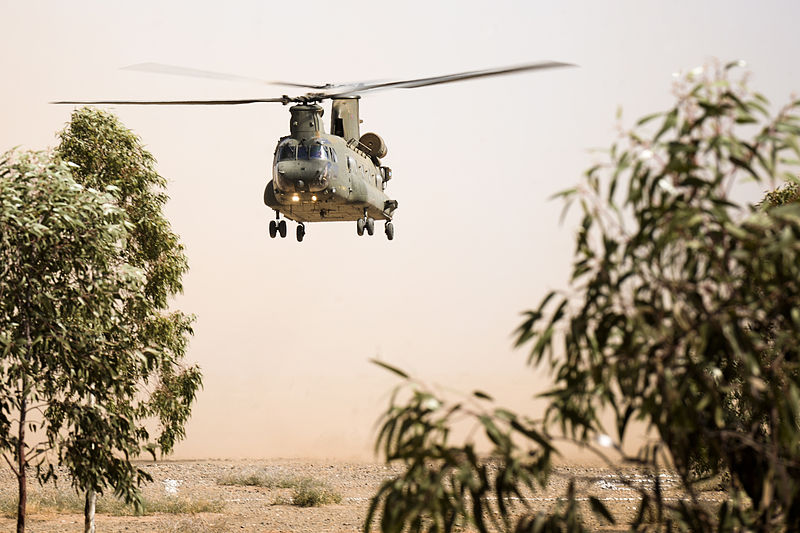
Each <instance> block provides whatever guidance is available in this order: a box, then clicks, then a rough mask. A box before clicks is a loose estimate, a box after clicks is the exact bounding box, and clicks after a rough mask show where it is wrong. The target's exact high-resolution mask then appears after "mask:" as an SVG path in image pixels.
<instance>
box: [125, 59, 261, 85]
mask: <svg viewBox="0 0 800 533" xmlns="http://www.w3.org/2000/svg"><path fill="white" fill-rule="evenodd" d="M122 70H136V71H139V72H151V73H155V74H170V75H173V76H189V77H192V78H207V79H212V80H224V81H241V82H246V83H258V84H261V85H265V84H269V83H271V82H269V81H266V80H260V79H258V78H249V77H247V76H239V75H237V74H226V73H224V72H213V71H211V70H200V69H194V68H186V67H178V66H175V65H164V64H162V63H138V64H136V65H129V66H127V67H122Z"/></svg>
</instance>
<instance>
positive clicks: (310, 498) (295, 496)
mask: <svg viewBox="0 0 800 533" xmlns="http://www.w3.org/2000/svg"><path fill="white" fill-rule="evenodd" d="M217 484H219V485H226V486H240V487H262V488H265V489H271V490H274V489H289V490H290V491H291V492H290V494H289V495H283V494H280V495H278V496H277V497H276V498H275V505H296V506H298V507H318V506H320V505H329V504H332V503H340V502H341V501H342V495H341V494H339V493H338V492H337V491H336V490H334V489H333V487H331V486H330V485H329V484H327V483H325V482H324V481H319V480H316V479H314V478H312V477H307V476H305V477H297V476H292V475H282V474H272V473H269V472H259V471H250V472H237V473H232V474H229V475H226V476H223V477H221V478H219V479H218V480H217Z"/></svg>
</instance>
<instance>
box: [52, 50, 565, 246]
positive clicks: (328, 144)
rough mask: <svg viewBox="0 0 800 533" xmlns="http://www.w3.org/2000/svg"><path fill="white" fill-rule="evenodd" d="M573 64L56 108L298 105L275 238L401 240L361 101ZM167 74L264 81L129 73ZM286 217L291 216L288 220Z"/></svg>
mask: <svg viewBox="0 0 800 533" xmlns="http://www.w3.org/2000/svg"><path fill="white" fill-rule="evenodd" d="M566 66H571V65H570V64H568V63H559V62H555V61H545V62H539V63H528V64H524V65H516V66H510V67H503V68H494V69H486V70H475V71H469V72H461V73H456V74H448V75H445V76H434V77H429V78H418V79H409V80H399V81H382V82H364V83H351V84H345V85H333V84H325V85H307V84H302V83H287V82H268V83H274V84H278V85H285V86H291V87H298V88H305V89H311V90H313V91H314V92H308V93H306V94H303V95H300V96H286V95H284V96H281V97H278V98H253V99H236V100H167V101H157V100H116V101H115V100H104V101H91V102H78V101H63V102H54V103H57V104H106V105H241V104H254V103H281V104H284V105H288V104H294V105H292V107H291V108H289V112H290V113H291V118H290V121H289V135H287V136H285V137H282V138H281V139H280V140H279V141H278V145H277V146H276V148H275V153H274V158H273V163H272V180H270V181H269V183H267V186H266V189H265V190H264V203H265V204H266V205H267V206H268V207H270V208H272V209H273V210H274V211H275V219H274V220H271V221H270V224H269V234H270V237H273V238H275V237H276V236H278V235H279V236H280V237H286V234H287V224H286V220H285V219H289V220H292V221H294V222H296V223H297V228H296V232H297V233H296V234H297V240H298V241H302V240H303V238H304V237H305V234H306V224H308V223H310V222H329V221H355V223H356V231H357V233H358V235H363V234H364V233H365V232H366V233H367V234H368V235H372V234H373V233H374V231H375V221H376V220H383V221H385V222H384V232H385V234H386V237H387V238H388V239H389V240H392V239H393V238H394V225H393V224H392V217H393V215H394V212H395V210H396V209H397V201H396V200H392V199H391V198H389V197H388V196H387V195H386V186H387V183H388V181H389V180H390V179H391V178H392V171H391V169H390V168H389V167H387V166H385V165H384V164H383V163H382V159H383V158H384V157H386V154H387V149H386V144H385V142H384V141H383V139H382V138H381V137H380V136H379V135H378V134H376V133H364V134H363V135H362V134H361V131H360V124H361V119H360V115H359V99H360V97H361V95H362V94H364V93H368V92H371V91H377V90H382V89H411V88H417V87H426V86H429V85H438V84H442V83H452V82H456V81H463V80H468V79H474V78H482V77H488V76H499V75H504V74H514V73H520V72H525V71H530V70H542V69H551V68H558V67H566ZM126 68H127V69H129V70H141V71H147V72H157V73H164V74H177V75H187V76H195V77H203V78H213V79H227V80H233V81H259V82H261V83H263V81H262V80H253V79H251V78H245V77H242V76H234V75H230V74H222V73H217V72H211V71H205V70H195V69H188V68H183V67H175V66H170V65H162V64H158V63H143V64H139V65H133V66H130V67H126ZM325 100H330V101H331V117H330V128H329V132H328V133H326V132H325V131H324V128H323V123H322V115H323V109H322V106H321V105H320V104H321V103H322V102H323V101H325ZM281 216H283V217H284V218H281Z"/></svg>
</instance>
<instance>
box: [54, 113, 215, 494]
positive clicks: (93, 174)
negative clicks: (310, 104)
mask: <svg viewBox="0 0 800 533" xmlns="http://www.w3.org/2000/svg"><path fill="white" fill-rule="evenodd" d="M60 139H61V142H60V144H59V145H58V147H57V148H56V153H57V154H58V156H59V157H60V158H61V159H63V160H65V161H68V162H69V163H70V165H71V167H72V174H73V176H74V178H75V180H76V181H77V182H79V183H81V184H83V185H84V186H86V187H95V188H102V189H108V190H110V191H111V193H112V195H113V201H114V204H115V205H117V206H119V207H120V208H121V209H122V210H123V211H124V212H125V214H126V216H127V220H128V223H129V225H128V232H129V233H128V238H127V240H126V241H125V245H124V247H123V248H122V249H121V250H120V257H121V259H122V260H124V261H125V262H126V263H128V264H130V265H131V266H133V267H135V268H137V269H140V270H141V272H142V274H143V279H144V286H143V290H142V293H141V297H137V298H131V299H127V300H126V301H125V308H124V314H125V316H126V318H127V320H129V321H130V322H131V324H132V330H131V336H130V341H131V343H132V344H133V347H134V350H135V354H137V357H136V358H135V359H131V360H126V361H125V364H124V365H122V366H121V367H118V372H119V374H120V375H119V378H118V379H119V380H120V381H123V382H124V383H126V389H125V391H124V393H123V394H119V395H117V397H116V398H115V399H114V400H113V402H111V405H114V404H122V405H124V406H125V407H126V408H130V409H131V410H132V411H131V413H130V417H129V419H128V421H129V424H128V425H127V426H126V427H120V428H111V427H107V426H106V425H104V424H103V423H102V421H101V420H96V421H94V424H93V425H92V426H91V427H93V428H95V430H94V435H93V437H92V438H93V439H95V440H98V441H99V442H98V446H96V447H95V448H93V450H94V455H95V456H87V455H85V454H84V455H82V456H79V455H62V457H61V461H62V463H63V464H65V465H66V466H68V467H69V468H70V470H71V472H72V474H73V476H74V478H75V480H76V483H78V485H79V487H80V488H81V489H84V490H94V491H97V492H100V493H102V492H103V489H104V488H105V487H106V486H111V487H114V490H115V491H116V492H117V493H118V494H119V495H121V496H123V497H124V498H125V499H126V500H127V501H132V502H135V501H137V500H138V492H137V490H136V488H137V486H138V484H139V483H140V481H141V480H142V479H145V478H146V473H144V472H143V471H142V470H140V469H137V468H135V466H134V465H133V464H132V463H131V462H130V459H131V458H133V457H136V456H138V455H139V454H140V453H141V452H142V451H144V450H147V451H149V452H150V453H151V454H153V457H154V458H155V456H156V452H160V453H162V454H167V453H169V452H170V451H171V450H172V448H173V446H174V445H175V443H176V442H177V441H179V440H180V439H182V438H183V437H184V435H185V433H184V426H185V423H186V421H187V420H188V418H189V416H190V414H191V404H192V402H193V400H194V398H195V395H196V393H197V390H198V389H199V387H200V385H201V374H200V371H199V369H198V368H197V367H196V366H191V367H187V366H186V365H185V364H184V363H183V358H184V355H185V352H186V347H187V344H188V339H189V336H190V335H191V333H192V330H191V323H192V322H193V320H194V318H193V317H192V316H190V315H186V314H184V313H182V312H180V311H171V310H170V309H169V307H168V304H169V298H170V297H172V296H174V295H175V294H177V293H179V292H180V291H181V290H182V285H181V277H182V276H183V274H184V273H185V272H186V271H187V270H188V264H187V261H186V256H185V254H184V252H183V246H182V245H181V244H180V241H179V239H178V236H177V235H176V234H175V233H173V232H172V229H171V227H170V224H169V222H168V221H167V219H166V218H165V216H164V214H163V212H162V210H163V207H164V204H165V203H166V201H167V199H168V197H167V195H166V194H165V192H164V190H163V189H164V187H165V186H166V181H165V180H164V178H163V177H161V176H160V175H159V174H158V173H157V172H156V170H155V160H154V158H153V156H152V155H151V154H150V153H149V152H147V151H146V150H145V149H144V147H143V146H142V143H141V141H140V139H139V138H138V137H137V136H136V135H135V134H134V133H133V132H131V131H130V130H128V129H127V128H125V127H124V126H123V125H122V124H121V123H120V122H119V120H118V119H117V118H116V116H114V115H113V114H111V113H107V112H104V111H100V110H97V109H93V108H81V109H78V110H76V111H75V112H73V114H72V118H71V120H70V122H69V124H68V125H67V127H66V128H65V129H64V130H63V131H62V132H61V133H60ZM106 356H107V357H109V358H111V359H113V358H115V357H116V354H114V353H113V350H109V352H108V353H107V354H106ZM110 400H111V398H109V401H110ZM96 401H97V405H98V406H99V407H104V406H103V405H102V404H103V402H102V401H100V399H99V398H96ZM153 419H155V420H156V421H157V422H158V427H157V433H156V434H155V435H151V431H149V430H148V425H147V422H148V421H150V420H153ZM120 452H121V454H120Z"/></svg>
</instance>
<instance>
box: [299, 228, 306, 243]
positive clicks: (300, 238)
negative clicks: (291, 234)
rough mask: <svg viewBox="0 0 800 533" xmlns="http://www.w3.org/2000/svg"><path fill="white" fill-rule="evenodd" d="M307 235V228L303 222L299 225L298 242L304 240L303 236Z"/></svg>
mask: <svg viewBox="0 0 800 533" xmlns="http://www.w3.org/2000/svg"><path fill="white" fill-rule="evenodd" d="M305 236H306V228H305V226H303V225H302V224H300V225H299V226H297V242H303V237H305Z"/></svg>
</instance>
